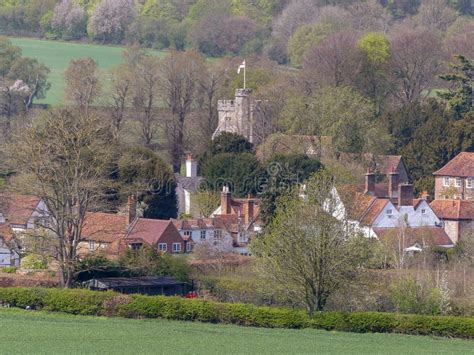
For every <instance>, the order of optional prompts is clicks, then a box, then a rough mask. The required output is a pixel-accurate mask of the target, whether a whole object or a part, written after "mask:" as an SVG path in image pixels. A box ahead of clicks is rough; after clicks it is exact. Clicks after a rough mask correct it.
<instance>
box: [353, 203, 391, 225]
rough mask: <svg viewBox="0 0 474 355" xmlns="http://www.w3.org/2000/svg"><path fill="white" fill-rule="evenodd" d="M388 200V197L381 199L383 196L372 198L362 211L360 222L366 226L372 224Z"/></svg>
mask: <svg viewBox="0 0 474 355" xmlns="http://www.w3.org/2000/svg"><path fill="white" fill-rule="evenodd" d="M389 201H390V200H388V199H383V198H377V199H375V200H374V202H373V203H372V204H371V205H370V206H369V208H368V209H367V211H366V212H365V213H364V215H363V216H362V218H361V220H360V221H361V223H362V224H364V225H367V226H370V225H372V224H373V223H374V222H375V219H376V218H377V217H378V216H379V215H380V213H381V212H382V211H383V209H384V208H385V206H386V205H387V203H389Z"/></svg>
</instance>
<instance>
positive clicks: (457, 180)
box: [455, 177, 462, 187]
mask: <svg viewBox="0 0 474 355" xmlns="http://www.w3.org/2000/svg"><path fill="white" fill-rule="evenodd" d="M455 185H456V187H461V186H462V180H461V178H460V177H457V178H455Z"/></svg>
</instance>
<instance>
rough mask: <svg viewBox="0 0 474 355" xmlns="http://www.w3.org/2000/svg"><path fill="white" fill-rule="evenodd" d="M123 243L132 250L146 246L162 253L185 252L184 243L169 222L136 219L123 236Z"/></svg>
mask: <svg viewBox="0 0 474 355" xmlns="http://www.w3.org/2000/svg"><path fill="white" fill-rule="evenodd" d="M124 243H125V244H126V245H127V246H128V247H129V248H131V249H133V250H137V249H139V248H141V247H142V246H143V245H144V244H146V245H149V246H151V247H153V248H156V250H157V251H159V252H162V253H173V254H180V253H184V252H185V251H186V241H185V240H184V239H183V238H182V237H181V235H180V234H179V232H178V229H176V227H175V225H174V224H173V222H172V221H171V220H160V219H149V218H136V219H135V220H134V221H133V222H132V224H131V225H130V227H129V229H128V231H127V233H126V235H125V238H124Z"/></svg>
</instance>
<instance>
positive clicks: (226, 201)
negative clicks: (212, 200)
mask: <svg viewBox="0 0 474 355" xmlns="http://www.w3.org/2000/svg"><path fill="white" fill-rule="evenodd" d="M231 212H232V209H231V194H230V191H229V187H227V186H223V187H222V192H221V214H231Z"/></svg>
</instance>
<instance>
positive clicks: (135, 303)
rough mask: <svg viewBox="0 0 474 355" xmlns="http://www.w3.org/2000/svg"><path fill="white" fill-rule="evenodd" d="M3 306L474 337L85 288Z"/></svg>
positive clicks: (423, 325)
mask: <svg viewBox="0 0 474 355" xmlns="http://www.w3.org/2000/svg"><path fill="white" fill-rule="evenodd" d="M0 304H2V305H3V306H10V307H20V308H31V309H43V310H47V311H54V312H64V313H70V314H82V315H106V316H121V317H128V318H165V319H174V320H184V321H200V322H210V323H225V324H237V325H244V326H253V327H265V328H294V329H298V328H317V329H326V330H338V331H346V332H357V333H366V332H379V333H402V334H418V335H434V336H444V337H453V338H465V339H474V318H464V317H436V316H424V315H408V314H396V313H379V312H354V313H347V312H320V313H317V314H315V315H314V316H313V317H309V316H308V315H307V314H306V313H305V312H303V311H301V310H292V309H289V308H277V307H257V306H254V305H249V304H241V303H220V302H212V301H204V300H197V299H184V298H179V297H165V296H142V295H121V294H118V293H114V292H96V291H89V290H82V289H66V290H64V289H54V288H13V287H12V288H0Z"/></svg>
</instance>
